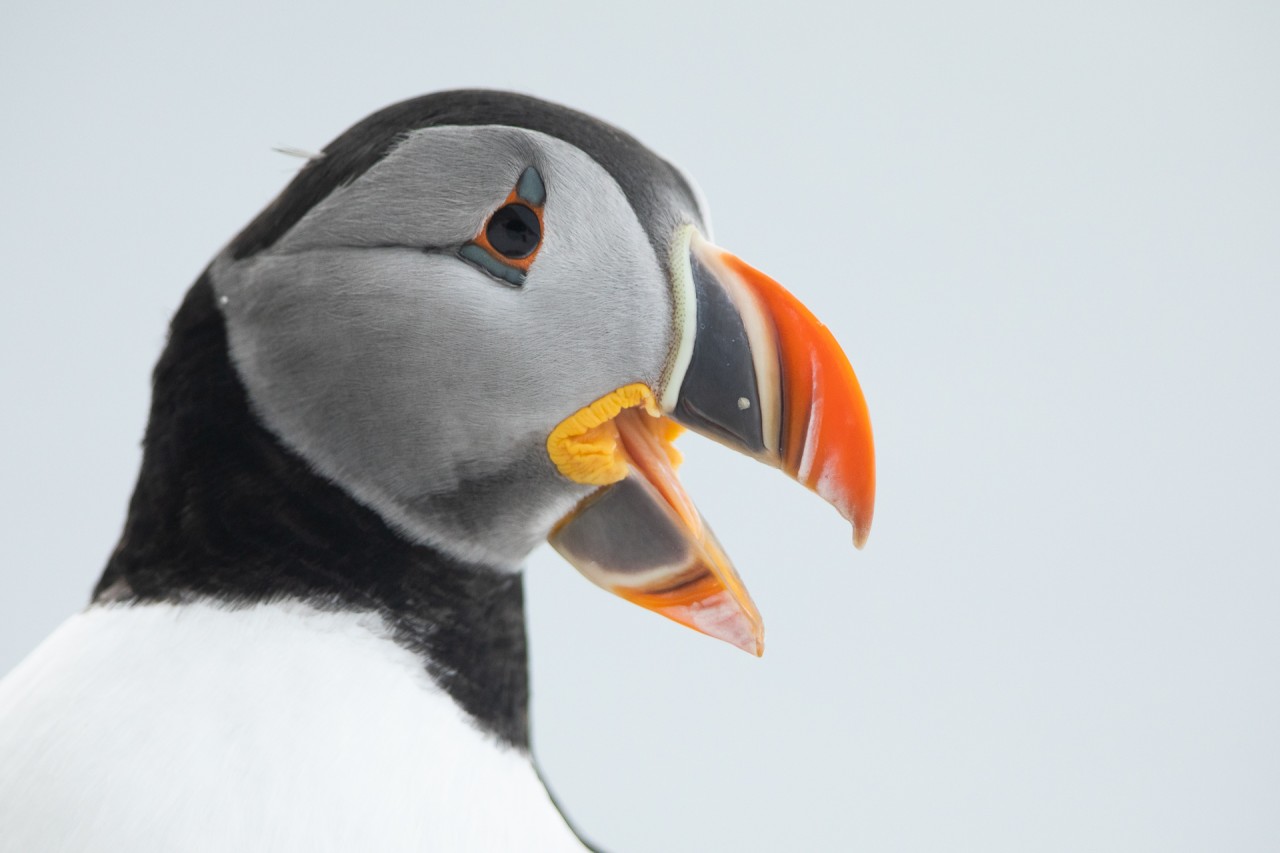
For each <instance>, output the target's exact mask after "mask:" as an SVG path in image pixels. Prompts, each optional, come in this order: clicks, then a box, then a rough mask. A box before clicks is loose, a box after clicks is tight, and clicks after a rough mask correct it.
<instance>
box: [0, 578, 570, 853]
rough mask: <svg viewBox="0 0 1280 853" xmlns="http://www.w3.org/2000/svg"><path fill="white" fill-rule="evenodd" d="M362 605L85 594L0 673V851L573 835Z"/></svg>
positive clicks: (522, 762) (521, 765)
mask: <svg viewBox="0 0 1280 853" xmlns="http://www.w3.org/2000/svg"><path fill="white" fill-rule="evenodd" d="M582 849H583V848H582V846H581V844H580V843H579V842H578V841H577V839H576V838H575V837H574V836H573V834H572V832H571V831H570V830H569V828H568V827H567V826H566V824H565V823H564V822H563V820H562V819H561V817H560V815H559V813H558V812H557V811H556V809H555V807H554V806H553V805H552V803H551V800H550V798H549V797H548V795H547V793H546V791H545V790H544V789H543V787H542V785H541V783H540V782H539V780H538V778H537V774H536V773H535V771H534V769H533V766H532V764H531V763H530V762H529V760H528V758H527V756H525V755H524V754H522V753H521V752H519V751H517V750H514V749H511V748H508V747H506V746H503V745H500V744H498V743H496V742H495V741H494V740H493V739H492V738H491V737H489V736H488V735H485V734H483V733H482V732H480V731H479V730H477V729H476V728H475V727H474V725H473V724H472V723H471V721H470V720H469V718H468V717H467V716H466V715H465V714H464V713H463V712H462V711H461V709H459V708H458V707H457V706H456V705H455V704H454V702H453V701H452V699H450V698H449V696H448V695H447V694H446V693H444V692H443V691H441V690H440V689H439V688H438V687H436V686H435V685H434V684H433V683H432V682H431V680H430V678H429V677H428V676H427V674H426V672H425V670H424V668H423V665H422V662H421V661H420V660H419V659H418V658H416V657H415V656H414V655H413V654H411V653H410V652H408V651H407V650H405V649H402V648H401V647H399V646H397V645H396V644H395V643H393V642H391V641H390V640H388V639H386V638H385V636H384V634H383V632H382V631H381V624H380V622H379V621H378V620H377V619H376V618H374V617H370V616H363V615H352V614H344V613H321V612H317V611H315V610H312V609H310V608H305V607H302V606H300V605H295V604H273V605H260V606H257V607H252V608H247V609H242V610H227V609H221V608H218V607H215V606H212V605H209V604H187V605H182V606H171V605H146V606H135V607H123V606H119V607H105V608H93V609H90V610H88V611H86V612H84V613H82V614H80V615H78V616H75V617H73V618H72V619H70V620H69V621H67V622H66V623H65V624H64V625H63V626H62V627H61V628H59V629H58V631H57V632H55V633H54V634H53V635H52V636H51V637H50V638H49V639H48V640H46V641H45V643H44V644H43V645H42V646H40V648H39V649H37V650H36V651H35V652H34V653H32V655H31V656H30V657H29V658H28V659H27V660H26V661H24V662H23V663H22V664H21V665H19V666H18V668H17V669H15V670H14V671H13V672H12V673H10V674H9V676H8V677H7V678H5V679H4V680H3V681H2V682H0V851H3V853H9V851H23V853H29V851H42V853H43V851H259V850H261V851H273V853H282V851H308V853H311V851H328V850H332V851H366V850H367V851H382V853H393V852H394V851H410V850H412V851H454V850H458V851H468V850H502V851H507V850H520V851H526V850H528V851H540V850H578V851H581V850H582Z"/></svg>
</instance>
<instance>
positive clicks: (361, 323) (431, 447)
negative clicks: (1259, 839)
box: [209, 91, 874, 654]
mask: <svg viewBox="0 0 1280 853" xmlns="http://www.w3.org/2000/svg"><path fill="white" fill-rule="evenodd" d="M709 236H710V227H709V222H708V219H707V214H706V210H705V207H704V205H703V204H702V202H701V201H700V197H699V194H698V193H697V191H696V190H695V189H694V187H693V185H692V183H691V182H690V181H689V180H688V179H687V178H685V177H684V176H683V175H682V174H681V173H680V172H679V171H678V170H676V169H675V168H674V167H672V166H671V165H670V164H668V163H667V162H665V161H664V160H662V159H661V158H659V157H658V156H656V155H655V154H653V153H652V152H650V151H649V150H647V149H646V148H644V147H643V146H642V145H640V144H639V143H638V142H636V141H635V140H634V139H633V138H631V137H630V136H628V135H626V134H624V133H622V132H621V131H619V130H617V129H615V128H613V127H611V126H609V125H606V124H604V123H602V122H599V121H597V120H595V119H593V118H591V117H589V116H586V115H583V114H581V113H577V112H574V111H571V110H568V109H565V108H563V107H559V106H556V105H553V104H549V103H546V102H543V101H539V100H536V99H533V98H529V97H524V96H519V95H513V94H505V93H496V92H482V91H459V92H445V93H439V94H435V95H429V96H425V97H422V98H417V99H414V100H410V101H406V102H404V103H401V104H396V105H394V106H392V107H388V108H387V109H384V110H382V111H380V112H378V113H375V114H374V115H372V116H370V117H369V118H367V119H365V120H364V121H362V122H361V123H359V124H357V125H355V126H354V127H352V128H351V129H350V130H348V131H347V132H346V133H344V134H343V135H342V136H340V137H339V138H338V139H337V140H335V141H334V142H333V143H332V144H331V145H329V146H328V147H327V148H326V149H325V150H324V152H323V153H322V154H321V155H320V156H318V157H316V158H314V159H313V160H311V161H310V162H309V163H308V164H307V165H306V166H305V167H304V168H303V169H302V170H301V172H300V173H299V174H298V176H297V177H296V178H295V179H294V181H293V182H292V184H291V185H290V186H289V187H288V188H287V189H286V190H285V191H284V192H283V193H282V194H281V196H280V197H279V198H277V199H276V201H275V202H273V203H272V204H271V205H270V206H269V207H268V208H267V209H266V210H265V211H264V212H263V213H262V214H261V215H260V216H259V217H258V218H257V219H256V220H255V221H254V222H253V223H251V224H250V225H249V227H248V228H247V229H246V230H245V231H244V232H242V233H241V234H240V235H239V237H237V238H236V239H235V240H234V241H233V242H232V243H231V244H230V245H229V246H228V247H227V248H226V249H225V250H224V251H223V252H222V253H221V254H220V255H219V256H218V258H217V259H216V260H215V261H214V263H213V265H212V266H211V268H210V271H209V279H210V282H211V284H212V287H213V291H214V294H215V297H216V304H217V306H218V308H219V310H220V311H221V313H222V315H223V318H224V322H225V326H226V331H227V340H228V344H229V349H230V353H231V359H232V363H233V364H234V366H235V369H236V372H237V373H238V375H239V377H240V380H241V381H242V383H243V385H244V387H245V389H246V391H247V396H248V400H249V403H250V406H251V407H252V409H253V411H254V412H255V413H256V415H257V417H258V418H259V419H260V420H261V421H262V423H263V424H264V425H266V427H267V428H268V429H269V430H270V431H271V432H272V433H274V434H275V436H276V437H277V438H278V439H279V440H280V441H281V442H282V443H283V444H284V445H285V446H287V447H288V448H289V449H291V450H292V451H293V452H294V453H296V454H297V455H298V456H299V457H301V459H302V460H304V461H305V462H306V463H307V464H308V465H309V466H310V467H311V468H312V469H313V470H314V471H316V472H318V473H319V474H320V475H321V476H323V477H325V478H326V479H328V480H329V481H331V482H332V483H334V484H336V485H337V486H338V487H339V488H341V489H343V490H345V491H346V492H347V493H348V494H350V495H351V496H352V497H353V498H355V499H356V500H357V501H358V502H359V503H361V504H363V505H364V506H366V507H368V508H369V509H372V510H373V511H374V512H375V513H377V514H378V515H379V516H380V517H381V518H382V519H383V520H384V521H385V522H386V523H387V524H388V525H390V526H391V527H392V528H394V529H396V530H398V531H399V532H400V534H401V535H403V536H404V537H407V538H408V539H409V540H411V541H413V542H419V543H423V544H429V545H431V546H434V547H435V548H438V549H440V550H442V551H444V552H446V553H449V554H451V555H453V556H456V557H458V558H459V559H460V560H465V561H470V562H479V563H483V564H486V565H489V566H493V567H499V568H504V569H512V570H514V569H515V568H516V567H517V566H518V565H519V563H520V562H521V561H522V560H523V559H524V557H525V556H526V555H527V554H528V553H529V551H530V550H531V549H533V548H534V547H535V546H536V545H538V544H539V543H540V542H543V541H546V540H550V542H551V544H552V545H553V546H554V547H555V548H556V549H557V550H558V551H559V552H560V553H561V554H563V555H564V556H565V557H566V558H567V559H568V561H569V562H570V563H572V564H573V565H574V566H576V567H577V568H578V569H579V570H580V571H581V572H582V573H583V574H584V575H585V576H586V577H587V578H589V579H590V580H592V581H593V582H595V583H597V584H599V585H600V586H602V587H604V588H605V589H608V590H610V591H613V592H615V593H617V594H619V595H621V596H623V597H625V598H627V599H628V600H631V601H633V602H636V603H638V604H641V605H643V606H645V607H647V608H649V609H652V610H654V611H656V612H658V613H661V614H662V615H664V616H667V617H669V618H671V619H674V620H676V621H678V622H681V623H683V624H685V625H688V626H690V627H693V628H695V629H697V630H699V631H702V632H703V633H706V634H709V635H711V636H715V637H718V638H720V639H723V640H727V641H728V642H731V643H733V644H734V645H736V646H738V647H740V648H743V649H745V650H747V651H750V652H752V653H754V654H759V653H760V652H761V650H762V648H763V645H762V643H763V629H762V625H761V621H760V617H759V614H758V612H757V610H756V608H755V605H754V604H753V603H752V601H751V599H750V597H749V596H748V594H747V592H746V590H745V588H744V587H743V585H742V583H741V581H740V580H739V578H738V576H737V574H736V572H735V571H734V569H733V567H732V565H731V564H730V562H729V560H728V559H727V558H726V557H725V554H724V552H723V550H722V549H721V547H720V545H719V544H718V543H717V542H716V539H715V537H714V536H713V535H712V533H711V530H710V528H709V527H708V526H707V524H706V522H704V521H703V520H702V518H701V517H700V515H699V513H698V511H697V510H696V509H695V508H694V505H693V503H692V501H691V500H690V498H689V496H688V495H687V494H686V493H685V491H684V489H683V488H682V487H681V485H680V483H679V480H678V479H677V477H676V473H675V471H676V468H677V466H678V463H679V455H678V453H677V451H676V450H675V449H674V447H673V446H672V440H673V439H674V438H675V437H676V436H677V435H678V434H679V432H680V431H681V429H682V428H683V427H688V428H690V429H692V430H694V431H697V432H700V433H703V434H705V435H708V436H710V437H712V438H714V439H716V440H718V441H721V442H723V443H725V444H727V445H729V446H730V447H733V448H735V449H737V450H739V451H741V452H743V453H745V454H747V455H749V456H752V457H754V458H756V459H758V460H760V461H763V462H765V463H767V464H770V465H774V466H776V467H779V468H781V469H782V470H783V471H785V472H786V473H787V474H789V475H790V476H791V477H793V478H794V479H796V480H798V481H800V482H801V483H803V484H804V485H806V486H808V487H809V488H811V489H813V490H814V491H816V492H817V493H818V494H819V495H821V496H822V497H824V498H825V499H826V500H827V501H829V502H830V503H832V504H833V505H834V506H835V507H836V508H837V509H838V510H839V511H840V512H841V513H842V514H843V515H844V516H845V517H846V518H847V519H849V520H850V522H851V523H852V525H853V530H854V542H855V544H857V545H859V546H860V545H861V544H862V542H863V541H865V539H866V536H867V532H868V529H869V526H870V523H871V513H872V502H873V497H874V461H873V450H872V443H871V431H870V424H869V421H868V417H867V411H866V405H865V402H864V401H863V397H862V393H861V390H860V389H859V386H858V382H857V379H856V378H855V376H854V373H853V371H852V369H851V368H850V366H849V363H848V361H847V359H846V358H845V356H844V354H843V352H842V351H841V349H840V347H839V345H838V344H837V343H836V342H835V340H834V339H833V337H832V336H831V334H830V332H829V331H828V330H827V329H826V328H825V327H824V326H823V325H822V324H821V323H819V322H818V321H817V320H816V319H815V318H814V317H813V316H812V315H811V314H810V313H809V312H808V311H807V310H806V309H805V308H804V307H803V306H802V305H801V304H800V303H799V302H798V301H797V300H796V299H795V298H794V297H792V296H791V295H790V294H789V293H788V292H787V291H785V290H784V289H782V287H780V286H779V285H778V284H777V283H775V282H774V281H772V280H771V279H769V278H767V277H766V276H764V275H762V274H761V273H759V272H757V271H756V270H754V269H752V268H751V267H749V266H747V265H746V264H745V263H743V262H742V261H740V260H738V259H737V258H736V257H734V256H733V255H730V254H729V253H727V252H725V251H723V250H721V249H719V248H717V247H715V246H714V245H712V244H711V243H710V242H708V238H709Z"/></svg>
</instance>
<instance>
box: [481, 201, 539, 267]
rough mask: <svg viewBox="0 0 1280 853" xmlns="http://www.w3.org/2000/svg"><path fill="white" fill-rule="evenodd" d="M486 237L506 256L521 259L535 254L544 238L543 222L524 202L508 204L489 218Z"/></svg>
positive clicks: (496, 250)
mask: <svg viewBox="0 0 1280 853" xmlns="http://www.w3.org/2000/svg"><path fill="white" fill-rule="evenodd" d="M484 235H485V237H487V238H488V240H489V245H490V246H492V247H493V249H494V251H495V252H497V253H498V254H500V255H502V256H503V257H506V258H511V259H512V260H520V259H521V258H527V257H529V256H530V255H532V254H533V252H534V250H535V249H537V248H538V243H539V242H540V241H541V240H542V223H540V222H539V221H538V214H536V213H534V212H533V211H532V210H530V209H529V208H528V206H526V205H523V204H518V203H517V204H508V205H506V206H504V207H500V208H498V210H497V211H496V212H495V213H494V214H493V216H491V217H490V218H489V224H488V226H486V227H485V231H484Z"/></svg>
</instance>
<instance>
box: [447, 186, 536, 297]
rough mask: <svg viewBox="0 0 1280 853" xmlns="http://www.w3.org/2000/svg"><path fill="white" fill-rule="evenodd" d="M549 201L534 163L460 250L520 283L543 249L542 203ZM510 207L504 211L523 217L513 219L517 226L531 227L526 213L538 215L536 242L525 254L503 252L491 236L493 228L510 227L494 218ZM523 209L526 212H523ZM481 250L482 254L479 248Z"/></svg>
mask: <svg viewBox="0 0 1280 853" xmlns="http://www.w3.org/2000/svg"><path fill="white" fill-rule="evenodd" d="M545 203H546V190H545V188H544V185H543V183H542V176H541V175H539V174H538V171H537V169H535V168H534V167H533V166H530V167H529V168H527V169H525V170H524V172H522V173H521V175H520V179H519V180H518V181H517V182H516V186H515V188H514V189H512V190H511V192H510V193H508V194H507V197H506V199H504V200H503V202H502V204H501V205H499V206H498V207H497V208H496V209H495V210H494V212H493V213H491V214H490V215H489V218H488V219H486V220H485V223H484V226H483V227H482V228H481V229H480V233H479V234H477V235H476V236H475V237H473V238H472V240H471V242H470V243H468V244H467V245H466V246H463V247H462V250H461V251H460V253H459V254H461V255H462V257H463V258H465V259H467V260H470V261H472V262H476V263H478V264H479V265H480V266H481V267H483V268H484V269H485V270H486V271H488V272H490V273H492V274H494V275H495V276H497V277H498V278H501V279H502V280H504V281H506V282H507V283H509V284H513V285H516V286H517V287H518V286H520V285H521V284H523V283H524V277H525V275H527V274H528V272H529V269H530V267H532V266H533V262H534V261H535V260H537V258H538V252H539V251H541V249H542V239H543V236H544V235H545V233H546V231H545V227H544V226H545V223H544V222H543V218H542V216H543V206H544V205H545ZM509 208H517V210H514V211H512V210H509ZM504 211H507V213H506V214H505V215H507V216H515V217H517V218H518V219H519V220H520V221H519V222H516V223H511V225H512V226H515V227H524V228H527V229H528V230H530V231H532V230H534V229H533V223H532V222H530V221H529V220H528V219H527V213H532V214H533V216H534V217H536V221H537V227H536V232H537V233H536V237H537V242H536V244H535V245H534V246H533V248H532V249H531V250H530V251H529V252H528V253H527V254H525V255H523V256H519V255H515V256H513V255H514V253H513V254H506V253H503V252H500V251H499V250H498V249H497V248H496V247H495V246H494V245H493V241H492V240H491V239H490V237H489V232H490V229H493V228H499V229H501V228H505V227H508V226H506V225H503V224H501V223H499V224H495V218H496V217H498V216H499V215H500V214H503V212H504ZM522 211H523V212H522ZM477 249H479V250H482V251H483V252H484V255H486V256H487V257H482V256H481V255H480V254H479V253H478V252H477V251H476V250H477Z"/></svg>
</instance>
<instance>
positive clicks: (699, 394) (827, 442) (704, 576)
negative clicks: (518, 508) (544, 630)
mask: <svg viewBox="0 0 1280 853" xmlns="http://www.w3.org/2000/svg"><path fill="white" fill-rule="evenodd" d="M670 266H671V269H670V275H671V279H672V285H673V292H674V295H675V298H674V303H675V315H676V316H675V324H674V325H675V329H676V334H677V340H676V351H675V354H674V355H673V357H672V359H671V363H670V364H669V365H668V371H667V376H666V377H665V380H664V383H663V386H662V392H661V395H660V396H659V395H655V394H654V393H653V392H652V391H651V390H650V389H649V388H648V386H645V385H640V384H636V385H629V386H625V387H623V388H620V389H618V390H617V391H614V392H613V393H612V394H610V395H608V396H606V397H605V398H602V399H601V400H597V401H596V402H595V403H593V404H592V405H591V406H588V407H586V408H584V409H582V410H580V411H579V412H578V413H577V414H575V415H574V416H572V417H570V418H568V419H567V420H566V421H564V422H562V423H561V424H560V426H559V427H557V429H556V430H555V431H554V432H553V433H552V435H551V438H550V439H549V440H548V452H549V453H550V455H551V458H552V461H553V462H555V463H556V465H557V467H558V468H559V469H560V471H561V472H562V473H564V474H565V475H566V476H569V477H570V478H572V479H575V480H577V481H578V482H587V483H596V484H599V485H602V486H603V488H601V489H599V490H597V491H596V492H595V493H593V494H592V495H590V496H588V497H587V499H586V500H584V501H583V502H582V503H581V504H579V506H578V507H577V508H575V510H574V511H573V512H572V513H570V514H569V515H568V516H567V517H566V518H564V519H563V520H562V521H561V522H560V523H559V524H558V525H557V526H556V528H555V529H554V530H553V531H552V533H551V536H550V542H551V544H552V545H553V546H554V547H555V548H556V550H558V551H559V552H560V553H561V554H562V555H563V556H564V557H565V558H566V559H568V560H569V562H570V563H572V564H573V565H574V566H576V567H577V568H578V569H579V571H581V572H582V573H583V574H584V575H585V576H586V577H587V578H589V579H590V580H591V581H593V582H594V583H596V584H598V585H599V586H602V587H604V588H605V589H608V590H610V591H612V592H614V593H616V594H618V595H620V596H622V597H623V598H626V599H627V600H629V601H633V602H635V603H637V604H640V605H642V606H644V607H646V608H648V609H650V610H654V611H655V612H658V613H660V614H662V615H663V616H666V617H668V618H670V619H673V620H675V621H677V622H680V623H681V624H684V625H687V626H689V627H691V628H694V629H695V630H698V631H701V632H702V633H704V634H708V635H710V636H713V637H716V638H718V639H721V640H725V641H726V642H729V643H731V644H733V645H735V646H737V647H738V648H741V649H743V650H744V651H748V652H751V653H752V654H755V655H760V654H762V653H763V651H764V626H763V623H762V621H761V619H760V613H759V611H758V610H757V609H756V606H755V604H754V602H752V600H751V597H750V596H749V595H748V594H747V591H746V588H745V587H744V586H743V584H742V581H741V579H740V578H739V577H738V574H737V572H736V571H735V570H734V568H733V566H732V564H731V563H730V562H729V560H728V558H727V557H726V556H725V554H724V551H723V549H721V547H720V544H719V542H717V541H716V538H715V536H714V535H713V534H712V532H711V529H710V528H709V527H708V526H707V524H706V522H705V521H703V520H702V517H701V516H700V515H699V513H698V511H697V509H696V508H695V507H694V505H693V502H692V501H691V500H690V499H689V497H688V495H687V494H686V493H685V491H684V489H683V487H682V486H681V485H680V483H679V480H678V479H676V475H675V468H676V466H677V465H678V464H679V454H678V452H677V451H675V449H674V448H673V447H672V446H671V444H670V442H671V440H672V439H673V438H674V437H675V436H676V435H677V434H678V433H679V432H680V427H679V426H678V425H677V423H678V424H682V425H684V426H687V427H689V428H690V429H693V430H694V431H696V432H699V433H702V434H704V435H706V436H708V437H710V438H713V439H715V440H717V441H719V442H721V443H723V444H725V445H727V446H729V447H732V448H733V449H735V450H738V451H740V452H742V453H745V454H747V455H750V456H753V457H755V458H757V459H759V460H760V461H762V462H766V463H768V464H770V465H772V466H774V467H778V468H781V469H782V470H783V471H785V472H786V473H787V474H788V475H789V476H791V477H792V478H793V479H795V480H797V481H799V482H800V483H802V484H804V485H805V486H806V487H808V488H809V489H811V490H813V491H815V492H817V493H818V494H819V495H820V496H822V497H823V498H825V499H826V500H827V501H828V502H829V503H831V504H832V505H833V506H835V508H836V509H837V510H838V511H839V512H840V514H841V515H843V516H844V517H845V518H846V519H848V520H849V522H850V523H851V524H852V525H853V543H854V545H855V546H856V547H858V548H861V547H862V546H863V544H865V542H866V539H867V535H868V533H869V532H870V528H871V516H872V509H873V504H874V501H875V452H874V447H873V444H872V439H871V422H870V418H869V417H868V415H867V405H866V401H865V400H864V399H863V396H862V389H861V387H860V386H859V384H858V379H857V377H856V376H855V375H854V372H853V368H852V367H850V365H849V361H848V359H847V358H846V357H845V355H844V352H843V351H842V350H841V349H840V345H839V344H837V343H836V340H835V338H834V337H833V336H832V334H831V332H830V331H829V330H828V329H827V328H826V326H824V325H822V323H820V322H819V321H818V320H817V318H815V317H814V316H813V314H811V313H810V312H809V311H808V309H806V308H805V307H804V306H803V305H802V304H801V303H800V302H799V301H798V300H797V299H796V298H795V297H794V296H792V295H791V294H790V293H788V292H787V291H786V290H785V289H783V288H782V286H781V285H779V284H778V283H777V282H775V281H774V280H773V279H771V278H769V277H768V276H766V275H764V274H763V273H761V272H759V271H757V270H755V269H753V268H752V267H750V266H748V265H747V264H745V263H743V262H742V261H740V260H739V259H738V258H736V257H734V256H733V255H731V254H729V253H728V252H726V251H724V250H723V249H720V248H717V247H716V246H713V245H712V244H710V243H708V242H706V241H705V240H703V239H702V237H701V236H700V235H699V234H698V232H697V231H696V229H694V228H693V227H692V226H684V227H683V228H682V229H681V230H680V232H678V234H677V237H676V240H675V241H674V248H673V252H672V257H671V259H670ZM673 421H674V422H673Z"/></svg>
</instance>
